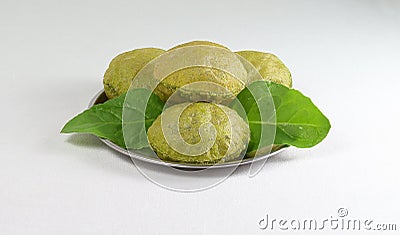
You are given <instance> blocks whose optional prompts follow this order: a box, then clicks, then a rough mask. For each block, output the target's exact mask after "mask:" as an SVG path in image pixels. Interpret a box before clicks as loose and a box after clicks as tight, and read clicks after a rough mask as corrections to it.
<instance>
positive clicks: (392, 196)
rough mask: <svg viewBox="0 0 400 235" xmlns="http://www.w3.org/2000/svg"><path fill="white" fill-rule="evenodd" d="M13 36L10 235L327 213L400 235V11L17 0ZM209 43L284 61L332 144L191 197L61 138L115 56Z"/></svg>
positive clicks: (2, 147) (1, 9) (8, 86)
mask: <svg viewBox="0 0 400 235" xmlns="http://www.w3.org/2000/svg"><path fill="white" fill-rule="evenodd" d="M0 27H1V28H0V29H1V30H0V79H1V85H0V94H1V99H0V110H1V114H0V128H1V129H0V130H1V134H0V160H1V161H0V234H25V233H31V234H72V233H75V234H114V233H115V234H127V233H130V234H189V233H194V234H267V233H271V231H269V230H268V229H267V230H264V231H263V230H260V229H259V228H258V225H257V223H258V220H259V219H260V218H262V217H263V216H264V215H265V214H266V213H268V214H269V215H270V216H272V217H275V218H287V219H290V218H300V219H307V218H317V219H318V218H320V219H325V218H329V217H330V216H337V212H336V211H337V210H338V208H340V207H345V208H347V209H348V211H349V217H348V218H350V217H352V218H359V219H373V220H374V221H377V222H383V223H397V224H398V226H397V228H398V230H400V212H399V211H400V203H399V196H400V187H399V186H400V185H399V184H400V183H399V182H400V173H399V169H400V154H399V152H398V143H399V132H400V125H399V122H398V120H399V119H400V111H399V108H398V106H399V105H398V101H399V98H400V95H399V91H400V81H399V80H400V59H399V55H400V44H399V42H400V2H399V1H395V0H392V1H390V0H386V1H371V0H369V1H361V0H359V1H356V0H343V1H317V0H315V1H288V0H286V1H242V2H238V1H224V2H223V1H218V2H217V1H196V2H190V1H159V2H152V1H146V2H145V1H141V2H135V1H47V2H45V1H4V0H2V1H1V2H0ZM194 39H205V40H210V41H216V42H219V43H222V44H224V45H226V46H228V47H230V48H231V49H232V50H234V51H236V50H243V49H254V50H260V51H268V52H273V53H275V54H277V55H278V56H279V57H280V58H281V59H282V60H283V61H284V62H285V63H286V65H287V66H288V67H289V68H290V70H291V72H292V75H293V79H294V87H295V88H297V89H299V90H301V91H302V92H303V93H304V94H306V95H308V96H310V97H312V99H313V101H314V103H316V104H317V106H318V107H320V109H321V110H322V111H323V112H324V113H325V114H326V115H327V116H328V117H329V118H330V120H331V124H332V129H331V132H330V133H329V136H328V137H327V138H326V139H325V140H324V141H323V142H322V143H321V144H320V145H318V146H316V147H314V148H311V149H296V148H291V149H289V150H288V151H286V152H285V153H283V154H281V155H280V156H277V157H274V158H271V159H270V160H269V161H268V162H267V164H266V166H265V167H264V168H263V170H262V171H261V173H260V174H258V175H257V176H256V177H255V178H249V177H248V175H247V174H248V168H247V167H242V168H239V169H238V170H237V171H236V172H235V173H234V174H233V175H232V176H231V177H229V178H228V179H227V180H226V181H225V182H223V183H222V184H220V185H218V186H217V187H214V188H212V189H209V190H207V191H202V192H197V193H178V192H173V191H169V190H166V189H164V188H161V187H158V186H156V185H155V184H153V183H151V182H149V181H148V180H147V179H145V178H144V177H143V176H142V175H141V174H140V173H139V172H138V171H137V169H136V168H135V166H134V164H133V163H132V162H131V160H130V159H128V158H126V157H124V156H122V155H120V154H117V153H116V152H114V151H112V150H109V149H108V148H107V147H105V146H104V145H103V144H102V143H101V142H100V141H99V140H97V139H96V138H95V137H92V136H89V135H60V134H59V131H60V129H61V128H62V126H63V124H65V123H66V121H67V120H69V119H70V118H71V117H73V116H74V115H76V114H77V113H79V112H81V111H82V110H84V109H85V108H86V106H87V103H88V102H89V100H90V99H91V98H92V96H93V95H94V94H95V93H96V92H97V91H99V90H100V89H101V88H102V76H103V73H104V71H105V69H106V68H107V66H108V63H109V61H110V60H111V59H112V58H113V57H114V56H115V55H117V54H118V53H120V52H123V51H127V50H130V49H134V48H140V47H150V46H153V47H161V48H165V49H167V48H169V47H172V46H174V45H176V44H179V43H182V42H186V41H190V40H194ZM159 170H160V169H158V168H154V171H159ZM160 174H162V173H160ZM292 232H293V231H292ZM326 232H328V233H333V231H331V230H326ZM397 232H398V231H397ZM293 233H294V234H302V232H298V231H297V232H293ZM306 233H307V232H306ZM343 233H344V232H341V231H340V232H337V234H343ZM360 233H362V232H360ZM374 233H375V232H371V231H370V232H369V233H368V234H374ZM386 233H390V232H386ZM286 234H288V233H287V232H286ZM352 234H354V233H352Z"/></svg>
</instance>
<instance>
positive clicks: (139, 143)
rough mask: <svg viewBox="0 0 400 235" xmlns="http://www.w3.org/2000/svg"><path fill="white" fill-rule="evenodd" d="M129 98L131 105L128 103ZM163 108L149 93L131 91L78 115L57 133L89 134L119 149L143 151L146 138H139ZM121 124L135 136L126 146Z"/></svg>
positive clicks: (144, 90)
mask: <svg viewBox="0 0 400 235" xmlns="http://www.w3.org/2000/svg"><path fill="white" fill-rule="evenodd" d="M127 98H128V99H127ZM133 98H134V99H135V100H136V101H135V102H131V100H133ZM126 99H127V100H126ZM147 100H148V102H147V104H146V101H147ZM163 106H164V103H163V102H162V101H161V100H160V98H158V96H156V95H154V94H153V93H151V92H150V91H149V90H146V89H133V90H130V91H128V92H127V93H125V94H123V95H121V96H119V97H117V98H114V99H111V100H108V101H106V102H105V103H103V104H97V105H95V106H93V107H91V108H90V109H88V110H85V111H84V112H82V113H80V114H78V115H77V116H75V117H74V118H73V119H71V120H70V121H69V122H68V123H67V124H65V126H64V127H63V129H62V130H61V133H89V134H94V135H96V136H98V137H101V138H105V139H108V140H110V141H112V142H113V143H115V144H117V145H118V146H120V147H123V148H126V146H129V147H132V148H138V149H139V148H143V147H146V146H148V143H147V138H145V140H144V139H143V133H144V135H146V130H147V129H148V128H149V127H150V126H151V124H152V123H153V121H154V120H155V119H156V118H157V117H158V115H159V114H160V113H161V112H162V109H163ZM123 119H124V122H123V121H122V120H123ZM123 123H124V127H125V126H127V127H128V128H135V131H136V132H135V135H129V144H128V145H126V144H125V141H124V132H123V129H122V125H123ZM140 133H142V134H140ZM134 137H136V139H134ZM131 143H135V144H131Z"/></svg>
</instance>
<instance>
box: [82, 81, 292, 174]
mask: <svg viewBox="0 0 400 235" xmlns="http://www.w3.org/2000/svg"><path fill="white" fill-rule="evenodd" d="M103 94H104V95H105V92H104V89H102V90H100V91H99V92H97V93H96V95H95V96H94V97H93V98H92V99H91V100H90V102H89V104H88V108H91V107H93V106H94V105H96V102H97V100H98V99H99V98H100V96H102V95H103ZM96 137H97V138H98V139H99V140H100V141H101V142H103V143H104V144H105V145H106V146H108V147H109V148H111V149H113V150H115V151H117V152H119V153H121V154H123V155H125V156H127V157H130V158H131V159H132V158H134V159H136V160H140V161H143V162H147V163H151V164H155V165H159V166H169V167H176V168H184V169H206V168H210V167H213V168H226V167H237V166H242V165H247V164H250V163H253V162H258V161H261V160H267V159H268V158H270V157H272V156H275V155H277V154H279V153H281V152H283V151H285V150H287V149H288V148H289V147H290V146H283V147H282V148H280V149H278V150H276V151H274V152H272V153H269V154H266V155H263V156H259V157H255V158H243V159H242V160H240V161H232V162H224V163H221V164H215V165H194V164H182V163H174V162H165V161H162V160H160V159H152V158H148V157H144V156H141V155H140V154H133V153H130V152H129V151H128V150H126V149H124V148H121V147H120V146H118V145H116V144H114V143H113V142H111V141H110V140H107V139H104V138H101V137H98V136H96Z"/></svg>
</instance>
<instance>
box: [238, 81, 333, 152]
mask: <svg viewBox="0 0 400 235" xmlns="http://www.w3.org/2000/svg"><path fill="white" fill-rule="evenodd" d="M237 98H238V100H239V101H240V103H241V104H242V105H243V107H244V110H245V111H246V114H247V119H248V122H249V126H250V131H251V137H250V144H249V147H248V150H247V152H248V153H249V152H253V151H256V150H258V149H261V148H263V147H267V146H268V144H270V142H271V141H270V131H271V129H275V139H274V141H273V143H274V144H275V145H280V144H287V145H292V146H296V147H299V148H309V147H312V146H315V145H316V144H318V143H320V142H321V141H322V140H323V139H324V138H325V137H326V136H327V134H328V132H329V129H330V127H331V125H330V123H329V120H328V119H327V118H326V117H325V115H324V114H322V112H321V111H320V110H319V109H318V108H317V107H316V106H315V105H314V104H313V103H312V101H311V100H310V98H308V97H306V96H304V95H303V94H301V93H300V92H299V91H297V90H295V89H290V88H287V87H286V86H283V85H280V84H276V83H273V82H267V81H257V82H254V83H252V84H250V85H249V86H248V87H246V88H245V89H244V90H243V91H242V92H241V93H240V94H239V95H238V96H237ZM271 98H272V99H271ZM270 100H273V103H274V107H275V117H274V116H273V115H272V114H271V110H272V109H273V108H274V107H273V106H272V105H271V102H270ZM260 101H263V102H260ZM257 104H259V105H257ZM236 105H238V104H234V106H236ZM260 107H261V109H260ZM265 113H267V115H265ZM262 117H264V118H262ZM265 132H266V133H265Z"/></svg>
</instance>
